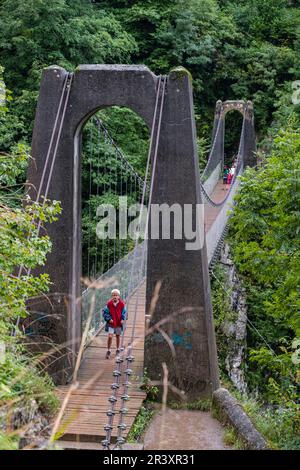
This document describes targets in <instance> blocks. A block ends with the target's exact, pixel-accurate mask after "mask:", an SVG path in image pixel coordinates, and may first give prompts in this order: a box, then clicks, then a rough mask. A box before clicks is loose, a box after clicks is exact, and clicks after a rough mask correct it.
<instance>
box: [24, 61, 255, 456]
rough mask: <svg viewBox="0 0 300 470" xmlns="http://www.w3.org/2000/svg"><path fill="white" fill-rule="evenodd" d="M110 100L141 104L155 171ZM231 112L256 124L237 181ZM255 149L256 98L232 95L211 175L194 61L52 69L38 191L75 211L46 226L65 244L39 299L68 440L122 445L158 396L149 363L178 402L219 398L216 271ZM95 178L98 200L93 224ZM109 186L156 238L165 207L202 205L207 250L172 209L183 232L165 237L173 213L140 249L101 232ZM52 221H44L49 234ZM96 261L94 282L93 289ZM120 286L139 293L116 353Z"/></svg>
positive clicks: (34, 194)
mask: <svg viewBox="0 0 300 470" xmlns="http://www.w3.org/2000/svg"><path fill="white" fill-rule="evenodd" d="M110 106H123V107H127V108H129V109H131V110H133V111H135V112H136V113H137V114H138V115H139V116H140V117H141V118H143V120H144V121H145V123H146V125H147V126H148V128H149V131H150V144H149V152H148V158H147V164H146V170H145V177H144V178H141V176H140V175H139V174H137V172H136V171H135V170H134V168H133V167H132V166H131V165H130V163H129V162H128V161H127V160H126V158H125V157H124V155H123V154H122V151H121V150H120V149H119V147H118V145H117V143H116V142H115V141H114V140H113V136H111V135H110V133H109V131H108V130H107V128H106V127H105V123H103V122H102V121H101V120H100V119H99V118H98V117H97V114H96V113H97V111H98V110H100V109H103V108H107V107H110ZM230 110H237V111H239V112H240V113H241V114H242V117H243V121H242V128H241V134H240V142H239V147H238V151H237V154H236V155H235V158H234V165H233V168H234V172H233V178H232V181H231V183H230V185H229V186H228V187H227V186H226V188H225V187H224V184H223V180H222V178H223V169H224V133H225V116H226V113H227V112H228V111H230ZM94 115H95V116H94ZM93 116H94V117H93ZM89 120H90V121H91V122H92V123H93V125H92V127H91V129H92V130H91V139H90V142H91V143H92V144H91V145H90V146H87V148H88V149H89V150H90V156H85V158H86V161H87V162H88V169H89V171H88V176H86V181H85V182H83V174H82V173H83V172H82V161H81V158H82V157H81V142H82V131H83V128H84V126H85V124H86V123H87V122H88V121H89ZM101 142H102V145H109V146H110V147H111V149H113V150H112V152H113V154H112V155H111V156H110V158H109V159H108V160H107V161H103V158H102V157H101V155H102V154H103V153H101V151H99V148H100V147H101ZM97 152H98V153H97ZM254 152H255V133H254V119H253V108H252V104H251V102H245V101H225V102H221V101H218V102H217V103H216V110H215V117H214V127H213V134H212V144H211V150H210V153H209V157H208V160H207V164H206V167H205V169H204V171H202V172H200V171H199V163H198V152H197V145H196V129H195V120H194V111H193V98H192V84H191V81H190V78H189V76H188V74H187V73H186V72H185V71H183V70H182V69H181V68H180V69H178V70H176V69H175V70H174V71H172V72H171V73H170V74H169V75H168V76H155V75H154V74H153V73H152V72H151V71H150V70H149V69H148V68H146V67H144V66H115V65H85V66H80V67H78V68H77V69H76V71H75V73H74V74H70V73H68V72H66V71H65V70H64V69H62V68H60V67H56V66H51V67H49V68H47V69H45V70H44V71H43V77H42V83H41V88H40V95H39V101H38V107H37V112H36V119H35V127H34V132H33V141H32V155H33V157H34V161H33V163H32V164H31V166H30V168H29V171H28V181H29V183H30V186H29V187H30V190H29V191H30V195H31V198H32V199H33V200H37V201H39V202H41V203H43V201H44V198H51V199H57V200H60V201H61V204H62V209H63V212H62V215H61V217H60V219H59V220H58V221H57V222H55V223H54V224H51V225H49V227H46V230H47V233H48V234H49V236H50V237H51V240H52V244H53V248H52V252H51V254H50V255H49V256H48V259H47V264H46V266H45V267H44V268H43V270H44V271H45V272H48V273H49V275H50V277H51V280H52V282H53V285H52V287H51V292H50V294H49V296H48V297H47V299H42V300H41V299H38V300H34V301H32V302H30V304H29V309H30V312H31V316H30V318H31V320H32V324H34V335H35V336H36V337H37V338H38V339H41V338H43V340H44V341H43V346H42V349H43V351H44V352H46V356H47V354H48V353H49V356H48V364H47V366H48V370H49V372H50V373H51V375H52V376H53V378H54V380H55V381H56V383H57V385H58V389H57V390H58V392H57V393H58V395H59V397H60V398H61V401H62V414H61V417H62V420H60V421H59V423H58V422H57V423H56V425H57V426H58V424H59V425H60V428H59V429H60V431H59V430H58V427H57V426H56V428H55V430H57V431H58V432H60V434H62V435H63V439H64V440H65V441H67V440H70V441H85V442H95V441H96V442H102V445H103V447H104V448H109V446H110V445H112V443H115V444H116V445H118V446H122V445H123V444H124V442H125V439H126V435H127V433H128V431H129V429H130V427H131V425H132V423H133V421H134V419H135V417H136V415H137V413H138V411H139V409H140V407H141V405H142V402H143V400H144V398H145V392H144V391H143V390H141V388H140V385H141V382H142V377H143V370H144V367H145V366H146V367H147V371H148V374H149V378H150V379H151V380H152V382H153V383H156V384H157V385H158V386H159V388H160V389H161V390H162V393H163V390H164V384H165V385H166V384H167V388H168V394H169V396H174V397H175V399H177V400H178V399H185V400H190V401H191V400H194V399H199V398H206V397H210V396H211V394H212V392H213V391H214V390H216V389H217V388H218V386H219V378H218V366H217V351H216V344H215V336H214V327H213V317H212V306H211V297H210V287H209V268H210V267H212V266H213V263H214V262H215V260H216V257H217V254H218V250H219V247H220V244H221V242H222V240H223V238H224V233H225V230H226V226H227V221H228V217H229V216H230V210H231V207H232V203H233V198H234V195H235V193H236V191H237V190H238V186H239V182H240V179H239V176H240V175H241V174H242V173H243V170H244V168H245V167H246V166H248V165H250V166H253V165H255V156H254ZM97 155H98V157H97ZM95 157H97V158H95ZM95 162H96V163H95ZM106 176H107V178H106ZM112 182H114V183H113V184H112ZM84 185H85V186H84ZM83 186H84V187H83ZM33 188H35V191H34V190H33ZM84 188H85V190H86V191H87V194H88V200H89V203H88V207H87V210H86V212H85V214H86V218H85V219H83V220H82V203H81V197H82V190H84ZM106 194H109V195H110V198H112V197H115V198H117V197H118V196H127V198H128V199H129V200H130V201H131V202H133V201H134V202H137V203H138V204H140V207H144V206H145V205H148V208H149V209H150V210H148V211H147V216H146V220H145V227H144V232H145V233H146V234H148V233H150V232H151V229H152V228H153V225H154V223H153V220H154V219H153V218H152V213H153V209H152V208H153V207H154V206H155V205H158V206H161V205H163V204H166V205H168V207H170V208H172V210H174V211H175V209H176V207H177V208H178V207H179V208H180V207H181V208H183V207H186V206H189V207H190V211H191V216H192V220H193V230H194V232H193V235H194V237H195V238H197V225H198V226H199V225H200V226H201V227H200V228H201V229H202V231H203V233H204V237H203V243H201V244H200V246H198V245H197V247H196V249H194V248H193V243H194V242H195V241H197V240H192V239H191V238H190V237H188V236H186V235H185V234H184V236H183V237H181V238H178V237H175V235H174V224H175V218H173V219H172V217H170V233H171V236H170V238H169V239H168V238H167V239H166V238H165V237H163V229H164V227H163V222H162V219H161V218H159V219H158V229H159V230H158V233H159V235H158V236H157V237H154V238H151V237H148V238H147V239H145V240H144V241H141V240H140V238H139V237H136V240H135V241H134V243H132V244H134V248H133V249H132V244H131V246H130V244H128V241H127V240H122V239H118V238H117V237H115V238H114V239H113V240H109V239H106V240H98V239H97V237H95V234H94V232H93V231H92V228H91V227H92V219H93V218H94V219H95V207H96V206H95V205H94V206H93V203H92V202H91V201H93V200H94V201H95V203H96V202H97V203H99V201H104V200H105V195H106ZM175 206H176V207H175ZM198 208H201V210H202V217H200V218H198V212H197V211H198ZM142 212H143V211H140V215H139V220H138V224H137V227H138V228H140V226H141V223H142ZM198 228H199V227H198ZM82 229H83V230H85V235H86V237H85V245H84V251H82ZM44 230H45V229H44V228H43V227H40V233H41V234H42V233H44ZM172 234H173V235H172ZM187 246H190V249H187ZM82 260H83V269H84V271H85V273H86V277H87V278H88V279H89V281H88V283H87V284H86V285H85V286H83V284H82ZM22 269H25V268H24V267H22ZM44 271H42V270H40V271H38V272H44ZM113 286H117V287H118V288H119V289H120V290H121V292H122V297H123V298H125V299H126V302H127V310H128V320H127V321H126V325H125V334H124V336H122V343H121V353H120V354H119V355H117V356H116V357H113V358H112V359H111V360H106V359H105V351H106V349H105V346H106V338H105V333H104V331H103V324H102V318H101V310H102V308H103V307H104V306H105V304H106V302H107V300H108V299H109V297H110V290H111V288H112V287H113ZM45 338H46V340H45ZM49 343H50V346H49ZM53 345H54V346H53ZM49 351H50V352H49ZM166 371H167V377H166ZM70 384H71V385H70ZM179 397H180V398H179Z"/></svg>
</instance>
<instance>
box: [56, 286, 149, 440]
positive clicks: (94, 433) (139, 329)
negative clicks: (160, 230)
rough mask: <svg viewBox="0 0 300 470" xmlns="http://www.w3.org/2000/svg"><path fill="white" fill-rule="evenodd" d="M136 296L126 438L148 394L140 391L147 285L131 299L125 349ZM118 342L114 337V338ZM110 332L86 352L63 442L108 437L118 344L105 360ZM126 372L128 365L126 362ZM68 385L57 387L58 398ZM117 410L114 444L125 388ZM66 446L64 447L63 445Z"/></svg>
mask: <svg viewBox="0 0 300 470" xmlns="http://www.w3.org/2000/svg"><path fill="white" fill-rule="evenodd" d="M136 296H138V308H137V320H136V326H135V334H134V337H135V341H134V352H133V354H134V357H135V360H134V362H133V363H132V367H131V368H132V369H133V375H132V376H131V378H130V382H131V383H132V386H131V387H130V389H129V395H130V397H131V398H130V400H129V402H128V405H127V408H128V410H129V412H128V414H127V415H126V416H125V419H124V421H125V423H126V425H127V430H126V431H125V432H124V433H123V436H124V437H126V435H127V433H128V431H129V429H130V427H131V426H132V424H133V421H134V419H135V417H136V415H137V414H138V411H139V409H140V407H141V405H142V402H143V400H144V399H145V396H146V394H145V392H143V391H142V390H141V389H140V385H141V381H142V376H143V363H144V337H145V283H144V284H143V285H142V286H141V287H140V288H139V289H138V290H137V292H136V293H135V294H134V295H133V296H132V297H131V299H130V301H129V303H128V312H129V315H128V321H127V328H126V332H125V336H124V346H125V347H127V345H128V340H129V339H130V336H131V332H132V326H133V325H132V322H133V316H134V311H135V302H136ZM114 341H115V338H114ZM106 342H107V333H106V332H105V331H104V330H103V331H102V332H101V333H100V334H99V335H98V336H97V337H96V338H95V339H94V340H93V341H92V343H91V345H90V346H89V347H88V348H87V349H86V351H85V352H84V356H83V360H82V362H81V366H80V369H79V373H78V382H79V387H78V388H77V389H76V390H75V391H74V392H73V393H72V395H71V397H70V400H69V402H68V405H67V408H66V411H65V414H64V417H63V421H62V425H61V430H63V436H62V437H61V439H63V441H77V442H101V440H102V439H104V438H105V432H104V430H103V427H104V426H105V424H107V423H108V417H107V416H106V412H107V410H108V409H109V408H110V403H109V401H108V398H109V397H110V396H111V395H112V390H111V388H110V386H111V384H112V383H113V382H114V377H113V375H112V372H113V370H114V369H115V352H114V351H115V349H114V348H115V343H113V349H112V357H111V359H105V354H106V350H107V348H106ZM123 364H124V365H123V369H125V365H126V362H124V363H123ZM120 383H121V384H122V383H123V379H122V377H121V381H120ZM68 388H69V387H68V386H60V387H58V388H57V395H58V397H59V398H60V399H61V401H62V400H63V399H64V397H65V395H66V392H67V391H68ZM117 392H118V393H117V395H116V397H117V399H118V401H117V402H116V406H115V410H116V411H117V413H116V415H115V417H114V421H113V426H114V429H113V430H112V435H111V437H112V442H114V441H115V438H116V436H117V431H118V429H117V425H118V424H119V416H120V415H119V413H118V410H119V409H120V407H121V400H120V398H119V397H120V396H121V395H122V386H121V387H120V389H119V390H118V391H117ZM63 447H65V445H63Z"/></svg>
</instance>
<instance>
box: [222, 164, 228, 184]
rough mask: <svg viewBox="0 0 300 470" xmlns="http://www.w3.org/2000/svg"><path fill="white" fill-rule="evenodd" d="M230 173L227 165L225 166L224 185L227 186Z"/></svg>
mask: <svg viewBox="0 0 300 470" xmlns="http://www.w3.org/2000/svg"><path fill="white" fill-rule="evenodd" d="M228 172H229V170H228V167H227V165H225V166H224V169H223V184H227V176H228ZM223 189H224V188H223Z"/></svg>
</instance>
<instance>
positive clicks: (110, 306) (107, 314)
mask: <svg viewBox="0 0 300 470" xmlns="http://www.w3.org/2000/svg"><path fill="white" fill-rule="evenodd" d="M103 313H104V319H105V321H107V322H108V326H110V327H111V328H118V327H120V326H122V325H121V320H125V317H126V307H125V303H124V302H123V300H121V299H120V300H119V302H118V303H117V305H114V302H113V300H112V299H111V300H109V301H108V302H107V305H106V308H105V309H104V310H103ZM110 319H111V320H112V321H113V323H109V320H110Z"/></svg>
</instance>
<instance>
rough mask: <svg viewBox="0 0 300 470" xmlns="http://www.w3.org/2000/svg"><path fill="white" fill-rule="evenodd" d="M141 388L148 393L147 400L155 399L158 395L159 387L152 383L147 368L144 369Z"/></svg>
mask: <svg viewBox="0 0 300 470" xmlns="http://www.w3.org/2000/svg"><path fill="white" fill-rule="evenodd" d="M141 389H142V390H144V391H145V392H146V394H147V398H146V400H147V402H151V401H155V400H156V399H157V396H158V392H159V389H158V387H157V386H156V385H152V384H151V380H150V378H149V376H148V372H147V369H146V368H145V369H144V375H143V383H142V385H141Z"/></svg>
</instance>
